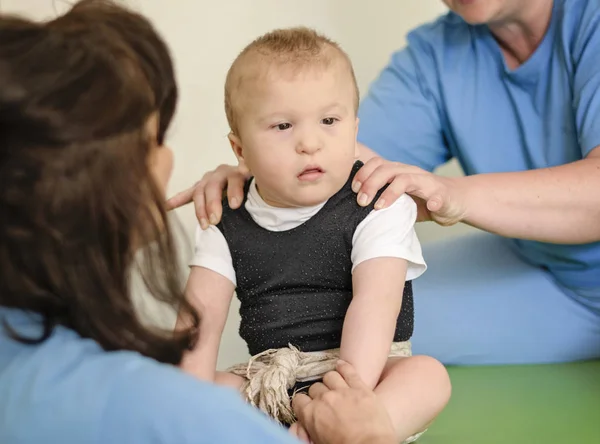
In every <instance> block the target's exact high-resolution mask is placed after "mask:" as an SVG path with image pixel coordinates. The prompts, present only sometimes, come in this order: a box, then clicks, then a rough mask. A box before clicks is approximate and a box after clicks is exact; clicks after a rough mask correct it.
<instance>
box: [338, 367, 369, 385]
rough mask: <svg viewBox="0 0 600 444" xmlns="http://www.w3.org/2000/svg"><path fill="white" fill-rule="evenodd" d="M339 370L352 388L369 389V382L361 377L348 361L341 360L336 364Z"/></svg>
mask: <svg viewBox="0 0 600 444" xmlns="http://www.w3.org/2000/svg"><path fill="white" fill-rule="evenodd" d="M336 370H337V372H338V373H339V374H340V375H341V376H342V378H344V381H346V383H347V384H348V386H349V387H350V388H355V389H364V390H368V389H369V388H368V387H367V384H365V382H364V381H363V380H362V379H361V378H360V376H359V375H358V373H357V372H356V370H355V369H354V367H353V366H352V365H351V364H349V363H347V362H346V361H342V360H339V361H338V362H337V365H336Z"/></svg>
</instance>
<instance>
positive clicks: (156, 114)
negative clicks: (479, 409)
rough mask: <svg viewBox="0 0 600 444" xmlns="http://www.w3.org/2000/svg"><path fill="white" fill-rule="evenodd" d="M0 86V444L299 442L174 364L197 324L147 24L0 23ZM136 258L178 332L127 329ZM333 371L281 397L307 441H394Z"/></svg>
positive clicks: (90, 9) (74, 14) (162, 60)
mask: <svg viewBox="0 0 600 444" xmlns="http://www.w3.org/2000/svg"><path fill="white" fill-rule="evenodd" d="M0 85H2V88H0V178H1V179H0V181H1V182H0V442H1V443H2V444H17V443H18V444H38V443H41V442H44V443H61V444H96V443H97V444H105V443H110V444H142V443H143V444H147V443H157V444H171V443H172V444H185V443H190V444H192V443H195V444H203V443H205V444H209V443H210V444H213V443H248V444H268V443H281V444H284V443H290V444H292V443H295V442H297V441H296V440H295V439H294V438H292V437H291V435H290V434H288V433H287V432H286V431H285V430H284V429H283V428H282V427H280V426H279V425H275V423H273V422H271V421H270V420H269V419H267V418H266V417H265V416H263V415H262V414H261V413H259V411H258V410H257V409H254V408H252V407H250V406H248V405H245V403H244V402H243V401H242V400H241V397H239V395H238V394H237V393H235V392H234V391H232V390H228V389H226V388H217V387H216V386H213V385H210V384H206V383H203V382H201V381H199V380H196V379H195V378H193V377H191V376H189V375H186V374H184V373H183V372H182V371H180V370H179V369H178V368H177V367H176V365H177V364H179V362H180V361H181V357H182V354H183V352H184V350H186V349H188V348H189V347H192V346H193V338H195V337H196V336H197V333H196V332H197V327H198V324H199V319H198V315H197V313H196V312H195V311H194V310H193V309H192V308H191V307H190V306H189V304H187V303H186V302H185V298H184V297H183V295H182V294H181V289H180V282H179V279H178V270H177V267H176V266H175V264H176V263H177V259H176V254H175V251H174V241H173V237H172V234H171V231H170V229H169V225H168V223H167V219H166V213H165V209H164V200H165V191H164V190H165V189H166V185H167V182H168V179H169V176H170V172H171V166H172V154H171V151H170V150H169V149H168V148H167V147H166V146H164V138H165V132H166V130H167V128H168V127H169V124H170V121H171V118H172V116H173V113H174V110H175V105H176V101H177V87H176V84H175V79H174V73H173V66H172V62H171V58H170V55H169V52H168V49H167V47H166V46H165V44H164V43H163V41H162V40H161V39H160V37H159V36H158V35H157V34H156V32H155V31H154V29H153V28H152V26H151V24H150V23H149V22H148V21H147V20H145V19H144V18H143V17H141V16H140V15H137V14H134V13H132V12H128V11H127V10H125V9H123V8H121V7H118V6H115V5H112V4H111V3H110V2H108V1H97V0H84V1H82V2H79V3H77V4H76V5H75V6H74V7H73V8H72V9H71V10H70V11H69V12H67V13H66V14H64V15H62V16H60V17H58V18H56V19H55V20H52V21H49V22H47V23H34V22H31V21H28V20H24V19H18V18H14V17H7V16H2V15H0ZM144 245H150V247H148V248H146V249H144V251H145V256H144V257H138V255H136V250H138V249H139V247H142V246H144ZM136 265H137V266H138V267H139V269H140V272H141V274H142V276H143V277H144V282H145V283H146V285H147V287H148V290H149V292H150V294H151V295H152V296H153V297H154V298H156V299H157V300H160V301H162V302H164V303H166V304H168V305H170V306H172V307H175V306H178V307H180V310H183V313H185V314H186V315H187V316H188V317H189V319H190V322H191V324H192V325H194V327H193V328H190V329H187V330H184V331H178V332H176V333H173V332H163V331H160V330H159V329H157V328H152V327H150V326H148V325H145V324H144V323H143V322H141V321H140V320H139V318H138V315H137V313H136V307H135V305H134V302H133V300H132V299H131V297H130V282H131V280H130V273H131V270H132V268H133V267H134V266H136ZM339 370H340V373H336V372H332V373H330V374H328V375H327V377H326V379H325V380H324V382H323V383H320V384H318V385H316V386H315V387H317V388H316V389H314V390H313V389H311V390H313V392H314V393H311V396H313V398H315V399H314V400H311V399H309V398H308V397H306V396H305V395H303V396H302V397H299V398H297V399H298V400H297V401H295V408H296V412H297V413H298V416H299V418H300V419H301V420H302V421H303V425H304V426H305V428H306V429H307V430H308V431H309V432H310V433H311V436H312V437H313V439H314V441H315V442H317V443H332V442H335V443H355V442H356V443H359V442H360V443H367V442H369V443H370V442H375V443H380V444H391V443H393V442H395V441H396V440H395V437H394V431H393V428H392V425H391V423H390V420H389V417H388V415H387V413H386V411H385V409H384V408H383V406H382V405H380V404H377V399H376V398H375V396H374V395H373V394H372V393H371V391H370V390H369V389H368V388H367V387H366V386H365V385H364V384H363V383H361V381H360V380H357V375H356V373H355V372H354V371H353V369H352V368H349V367H348V365H347V364H346V366H343V365H342V367H340V368H339ZM332 390H333V391H334V394H333V395H331V394H330V395H327V396H326V394H327V393H329V392H331V391H332ZM349 400H353V401H357V402H358V404H356V405H352V404H353V403H352V402H350V401H349Z"/></svg>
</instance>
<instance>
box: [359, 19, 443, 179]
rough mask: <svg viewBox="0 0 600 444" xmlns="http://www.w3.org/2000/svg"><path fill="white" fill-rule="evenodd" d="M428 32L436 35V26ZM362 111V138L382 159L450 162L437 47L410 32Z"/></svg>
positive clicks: (430, 167)
mask: <svg viewBox="0 0 600 444" xmlns="http://www.w3.org/2000/svg"><path fill="white" fill-rule="evenodd" d="M428 32H437V30H436V28H431V29H429V30H428ZM408 41H409V45H408V47H407V48H405V49H403V50H401V51H398V52H396V53H394V54H393V55H392V57H391V60H390V62H389V64H388V65H387V66H386V67H385V68H384V70H383V71H382V72H381V73H380V75H379V77H378V78H377V79H376V80H375V82H374V83H373V84H372V85H371V87H370V90H369V91H368V93H367V95H366V96H365V97H364V98H363V100H362V101H361V105H360V108H359V119H360V120H359V130H358V139H359V141H360V142H361V143H363V144H365V145H366V146H368V147H369V148H371V149H372V150H374V151H375V152H377V153H378V154H379V155H381V156H382V157H384V158H386V159H389V160H394V161H398V162H403V163H408V164H412V165H417V166H419V167H421V168H423V169H426V170H429V171H431V170H433V169H434V168H436V167H437V166H439V165H441V164H443V163H445V162H446V161H447V160H448V159H449V158H450V153H449V150H448V148H447V145H446V143H445V141H444V137H443V132H442V119H441V103H440V97H439V93H438V91H437V86H436V84H437V81H436V77H437V69H436V66H435V56H434V53H433V49H432V48H431V46H430V45H429V44H427V43H425V42H424V41H423V40H421V39H419V38H417V36H415V35H411V34H409V36H408Z"/></svg>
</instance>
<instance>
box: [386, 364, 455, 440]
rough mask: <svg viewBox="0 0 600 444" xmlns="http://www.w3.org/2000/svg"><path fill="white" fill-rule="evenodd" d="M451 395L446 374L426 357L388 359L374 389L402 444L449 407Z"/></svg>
mask: <svg viewBox="0 0 600 444" xmlns="http://www.w3.org/2000/svg"><path fill="white" fill-rule="evenodd" d="M450 392H451V386H450V378H449V376H448V372H447V371H446V369H445V368H444V366H443V365H442V364H441V363H440V362H438V361H437V360H435V359H433V358H430V357H428V356H412V357H410V358H390V359H388V362H387V364H386V366H385V368H384V370H383V372H382V374H381V378H380V380H379V384H378V385H377V387H375V393H376V394H377V396H378V397H379V399H381V400H382V402H383V403H384V405H385V407H386V408H387V411H388V413H389V414H390V418H391V419H392V422H393V424H394V426H395V427H396V431H397V433H398V437H399V438H400V439H401V440H402V441H404V440H405V439H406V438H408V437H410V436H412V435H414V434H415V433H418V432H422V431H423V430H424V429H425V428H427V426H428V425H429V423H431V421H433V419H434V418H435V417H436V416H437V415H438V414H439V413H440V412H441V411H442V409H443V408H444V407H445V406H446V404H447V403H448V400H449V399H450Z"/></svg>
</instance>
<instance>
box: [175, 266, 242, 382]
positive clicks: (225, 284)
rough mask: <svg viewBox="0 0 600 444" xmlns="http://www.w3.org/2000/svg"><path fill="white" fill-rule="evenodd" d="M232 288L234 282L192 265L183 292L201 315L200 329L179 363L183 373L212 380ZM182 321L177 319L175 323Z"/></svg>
mask: <svg viewBox="0 0 600 444" xmlns="http://www.w3.org/2000/svg"><path fill="white" fill-rule="evenodd" d="M233 291H234V285H233V284H232V283H231V281H229V280H228V279H227V278H225V277H223V276H221V275H220V274H218V273H215V272H213V271H211V270H208V269H205V268H202V267H193V269H192V271H191V273H190V277H189V279H188V283H187V286H186V290H185V295H186V299H187V300H188V301H189V302H190V304H191V305H192V306H193V307H194V309H196V311H197V312H198V314H199V315H200V328H199V331H198V340H197V342H196V344H195V346H194V348H193V350H191V351H189V352H187V353H185V354H184V357H183V360H182V362H181V368H182V369H183V370H185V371H186V372H188V373H190V374H193V375H195V376H197V377H199V378H201V379H205V380H209V381H214V379H215V373H216V369H217V357H218V355H219V346H220V344H221V336H222V335H223V330H224V328H225V323H226V322H227V315H228V313H229V306H230V304H231V300H232V298H233ZM184 322H185V320H181V319H178V325H181V324H182V323H184Z"/></svg>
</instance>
